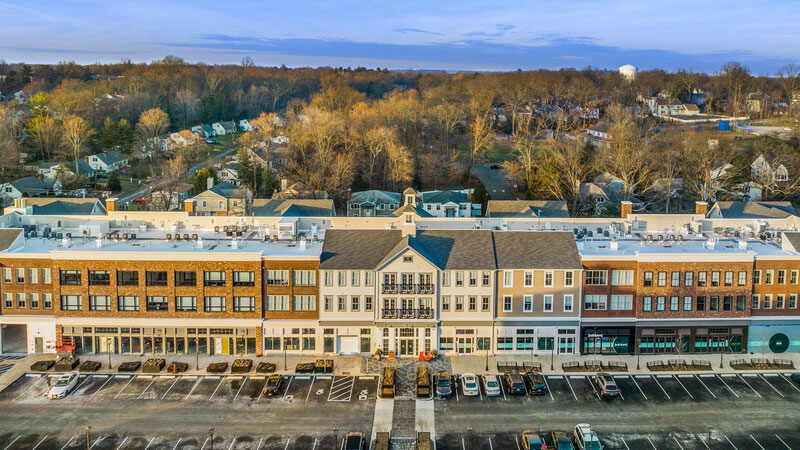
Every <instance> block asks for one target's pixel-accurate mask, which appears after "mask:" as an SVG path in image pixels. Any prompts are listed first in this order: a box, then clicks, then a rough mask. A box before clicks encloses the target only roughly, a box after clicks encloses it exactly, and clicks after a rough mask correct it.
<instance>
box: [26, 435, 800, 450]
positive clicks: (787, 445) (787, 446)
mask: <svg viewBox="0 0 800 450" xmlns="http://www.w3.org/2000/svg"><path fill="white" fill-rule="evenodd" d="M775 437H776V438H778V440H779V441H781V444H783V445H785V446H786V448H788V449H789V450H792V447H789V444H787V443H786V442H783V439H781V437H780V436H778V435H777V434H776V435H775ZM34 448H35V447H34Z"/></svg>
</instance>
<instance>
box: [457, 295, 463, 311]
mask: <svg viewBox="0 0 800 450" xmlns="http://www.w3.org/2000/svg"><path fill="white" fill-rule="evenodd" d="M463 310H464V297H462V296H460V295H456V311H463Z"/></svg>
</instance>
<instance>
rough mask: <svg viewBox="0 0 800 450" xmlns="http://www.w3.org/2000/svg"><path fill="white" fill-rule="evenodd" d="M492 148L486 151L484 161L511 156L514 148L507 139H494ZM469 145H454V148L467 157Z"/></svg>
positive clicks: (493, 160)
mask: <svg viewBox="0 0 800 450" xmlns="http://www.w3.org/2000/svg"><path fill="white" fill-rule="evenodd" d="M492 144H493V145H492V148H491V149H489V150H488V151H487V152H486V161H488V162H503V161H506V160H509V159H511V158H512V157H513V154H514V148H513V147H512V144H511V142H509V141H494V142H493V143H492ZM469 149H470V146H469V144H467V143H461V144H458V145H456V150H457V151H458V152H459V153H462V154H464V156H466V157H467V158H469Z"/></svg>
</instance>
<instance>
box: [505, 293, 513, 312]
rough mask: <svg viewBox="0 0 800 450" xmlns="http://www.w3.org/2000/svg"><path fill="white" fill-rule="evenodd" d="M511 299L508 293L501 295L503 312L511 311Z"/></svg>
mask: <svg viewBox="0 0 800 450" xmlns="http://www.w3.org/2000/svg"><path fill="white" fill-rule="evenodd" d="M511 310H512V300H511V296H510V295H504V296H503V312H511Z"/></svg>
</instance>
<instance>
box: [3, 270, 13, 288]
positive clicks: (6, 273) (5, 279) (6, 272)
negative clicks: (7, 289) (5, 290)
mask: <svg viewBox="0 0 800 450" xmlns="http://www.w3.org/2000/svg"><path fill="white" fill-rule="evenodd" d="M3 283H6V284H8V283H11V268H10V267H3Z"/></svg>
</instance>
